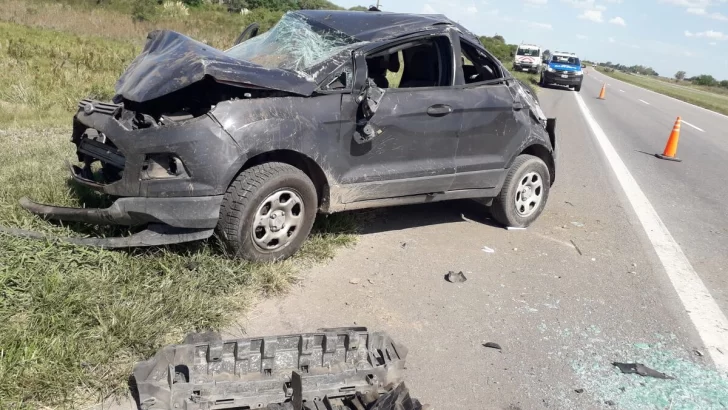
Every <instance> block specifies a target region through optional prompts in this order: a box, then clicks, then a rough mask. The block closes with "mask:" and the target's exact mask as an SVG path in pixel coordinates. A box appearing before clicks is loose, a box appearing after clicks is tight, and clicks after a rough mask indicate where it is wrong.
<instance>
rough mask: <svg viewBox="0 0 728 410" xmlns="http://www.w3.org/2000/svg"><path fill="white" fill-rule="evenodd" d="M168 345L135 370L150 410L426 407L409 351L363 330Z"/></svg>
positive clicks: (209, 337)
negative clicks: (416, 389) (407, 366)
mask: <svg viewBox="0 0 728 410" xmlns="http://www.w3.org/2000/svg"><path fill="white" fill-rule="evenodd" d="M185 342H186V344H181V345H171V346H166V347H164V348H162V349H161V350H159V351H158V352H157V354H156V355H155V356H154V357H152V358H151V359H149V360H147V361H144V362H140V363H138V364H137V365H136V366H135V367H134V372H133V374H134V380H135V383H136V391H137V392H138V400H139V407H140V409H142V410H158V409H159V410H212V409H238V408H242V409H246V408H248V409H256V408H257V409H268V410H324V409H325V410H362V409H371V410H375V409H376V410H424V409H427V408H428V407H427V406H423V405H422V404H421V403H420V402H419V401H418V400H416V399H413V398H411V397H410V394H409V391H408V390H407V387H406V386H405V385H404V383H403V380H402V379H403V375H402V371H403V369H404V361H405V357H406V356H407V349H406V348H405V347H403V346H401V345H399V344H397V343H395V342H394V341H393V340H392V339H391V338H390V337H389V336H388V335H387V334H386V333H383V332H369V331H368V330H367V329H366V328H363V327H347V328H335V329H319V330H318V331H316V332H313V333H303V334H295V335H284V336H264V337H258V338H243V339H229V340H223V339H219V338H218V337H217V335H216V334H214V333H212V332H209V333H206V334H204V335H193V336H191V337H188V338H186V339H185Z"/></svg>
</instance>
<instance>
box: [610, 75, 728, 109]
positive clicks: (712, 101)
mask: <svg viewBox="0 0 728 410" xmlns="http://www.w3.org/2000/svg"><path fill="white" fill-rule="evenodd" d="M599 71H600V72H602V73H604V74H606V75H608V76H610V77H612V78H616V79H618V80H622V81H624V82H626V83H630V84H633V85H636V86H639V87H643V88H646V89H648V90H651V91H655V92H658V93H660V94H664V95H667V96H669V97H673V98H677V99H678V100H681V101H685V102H688V103H690V104H695V105H697V106H699V107H703V108H707V109H709V110H712V111H715V112H719V113H722V114H726V115H728V95H727V94H720V93H714V92H710V91H706V90H704V89H700V88H697V87H692V86H683V85H678V84H672V83H668V82H666V81H662V80H658V79H653V78H649V77H646V76H640V75H633V74H627V73H623V72H620V71H605V70H604V69H601V68H600V69H599Z"/></svg>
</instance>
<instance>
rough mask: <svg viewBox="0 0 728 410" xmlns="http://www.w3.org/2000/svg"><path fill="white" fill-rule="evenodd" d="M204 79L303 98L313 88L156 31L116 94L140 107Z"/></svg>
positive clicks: (284, 73)
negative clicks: (276, 91) (138, 104)
mask: <svg viewBox="0 0 728 410" xmlns="http://www.w3.org/2000/svg"><path fill="white" fill-rule="evenodd" d="M205 76H210V77H212V78H214V79H215V80H217V81H221V82H229V83H236V84H240V85H241V86H244V85H252V86H257V87H263V88H268V89H272V90H279V91H285V92H290V93H293V94H298V95H302V96H309V95H311V94H312V93H313V91H314V89H315V88H316V83H315V82H314V81H313V80H312V79H311V78H308V77H306V76H305V75H304V74H300V73H296V72H293V71H289V70H282V69H276V68H265V67H261V66H259V65H256V64H253V63H249V62H246V61H242V60H238V59H236V58H233V57H230V56H228V55H227V54H225V53H224V52H222V51H220V50H218V49H216V48H213V47H210V46H208V45H206V44H203V43H201V42H199V41H195V40H193V39H191V38H189V37H187V36H184V35H182V34H180V33H177V32H174V31H169V30H157V31H153V32H151V33H149V36H148V37H147V43H146V45H145V46H144V50H143V51H142V53H141V54H140V55H139V56H137V58H135V59H134V61H132V63H131V64H130V65H129V67H128V68H127V69H126V71H125V72H124V74H122V75H121V78H119V81H117V82H116V94H117V96H121V97H123V98H125V99H127V100H130V101H134V102H139V103H141V102H144V101H149V100H153V99H155V98H158V97H161V96H164V95H167V94H169V93H172V92H174V91H177V90H180V89H183V88H185V87H187V86H189V85H191V84H193V83H196V82H198V81H200V80H202V79H203V78H205Z"/></svg>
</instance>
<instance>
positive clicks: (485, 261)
mask: <svg viewBox="0 0 728 410" xmlns="http://www.w3.org/2000/svg"><path fill="white" fill-rule="evenodd" d="M602 81H605V82H606V83H607V84H608V85H607V97H606V99H605V100H598V99H597V98H596V97H597V95H598V93H599V89H600V87H601V85H602ZM620 90H621V91H620ZM579 96H580V97H581V100H582V101H583V105H584V106H585V107H586V108H587V110H588V111H589V112H590V113H591V114H590V116H591V117H593V119H594V122H595V123H596V125H597V126H599V127H600V128H601V129H602V130H603V132H604V135H605V136H606V138H607V139H608V140H609V142H611V144H612V145H613V147H614V150H615V151H616V154H617V155H618V156H619V157H620V158H621V160H622V161H623V162H624V164H625V165H626V169H627V170H628V172H629V173H630V174H631V175H632V176H633V177H634V180H635V181H636V183H637V184H638V185H639V188H641V190H642V191H643V192H644V195H645V196H646V198H647V200H648V201H649V203H650V204H651V205H652V207H654V210H655V211H656V214H657V215H658V217H659V218H660V219H661V220H662V222H664V226H665V228H666V229H668V230H669V232H670V233H671V234H672V236H673V237H674V238H675V242H677V245H676V246H679V249H680V250H682V252H684V254H685V256H687V260H688V263H689V264H690V265H692V269H694V270H695V272H696V273H697V276H696V277H697V278H699V279H700V280H701V281H702V283H704V284H705V287H707V290H708V292H709V294H710V295H702V296H701V297H702V299H700V300H698V302H696V303H698V305H699V306H708V305H710V303H713V305H717V306H719V307H720V310H722V312H726V311H728V293H727V292H728V279H727V278H726V274H725V270H726V269H728V268H726V267H725V266H727V265H726V259H727V258H728V252H726V250H727V249H728V222H727V221H726V220H725V216H726V214H728V212H726V210H727V209H728V207H726V205H725V204H726V200H728V196H727V194H726V188H725V187H726V184H725V183H724V177H723V173H724V171H726V170H727V169H726V168H727V167H726V166H725V165H724V162H723V161H722V159H724V158H728V141H727V140H726V138H725V135H726V134H725V132H723V131H722V130H723V129H724V128H726V126H727V125H728V118H725V117H722V116H719V115H716V114H713V113H710V112H706V111H703V110H701V109H699V108H695V107H692V106H689V105H686V104H684V103H681V102H678V101H674V100H671V99H669V98H668V97H664V96H660V95H657V94H654V93H651V92H648V91H645V90H642V89H639V88H637V87H634V86H631V85H627V84H624V83H621V82H619V81H617V80H613V79H611V78H607V77H604V76H603V75H601V74H598V73H593V72H590V73H589V75H588V76H587V77H586V79H585V81H584V84H583V88H582V90H581V93H579ZM540 100H541V103H542V106H543V108H544V111H545V112H546V114H547V115H548V116H555V117H557V118H558V123H557V124H558V125H557V130H558V133H559V138H560V150H561V153H560V160H561V163H560V168H559V170H558V174H557V177H556V185H555V186H554V188H553V190H552V193H551V197H550V199H549V203H548V205H547V207H546V210H545V212H544V214H543V215H542V216H541V217H540V219H539V220H538V221H537V222H536V223H535V224H534V225H533V226H531V227H530V228H529V229H527V230H525V231H507V230H504V229H502V228H500V227H498V226H497V225H496V224H494V223H492V222H491V221H490V219H489V216H488V214H487V212H486V210H485V208H484V207H483V206H482V205H480V204H479V203H477V202H475V201H455V202H450V203H439V204H429V205H419V206H407V207H399V208H388V209H383V210H377V211H373V212H370V215H371V223H369V224H367V228H366V230H365V232H364V233H363V235H362V236H361V239H360V241H359V243H358V244H357V245H356V246H355V247H353V248H351V249H345V250H343V251H340V252H339V254H338V255H337V256H336V257H335V259H334V260H333V261H331V262H330V263H328V264H325V265H317V266H314V267H312V268H311V269H310V270H308V271H306V272H302V279H303V280H302V281H301V284H300V286H298V287H296V288H295V289H293V291H292V292H291V293H290V294H288V295H287V296H285V297H283V298H280V299H269V300H264V301H262V302H261V303H260V304H259V305H258V306H257V308H256V309H255V310H254V311H253V312H252V313H250V314H248V315H246V316H245V317H241V319H240V320H239V323H238V325H237V326H235V327H234V328H231V329H229V330H228V331H227V332H226V333H227V335H226V336H229V337H239V336H260V335H270V334H281V333H298V332H309V331H314V330H316V329H318V328H321V327H338V326H354V325H356V326H367V327H369V328H370V329H371V330H385V331H387V332H388V333H389V334H390V335H391V336H392V337H394V338H395V339H396V340H397V341H399V342H401V343H403V344H404V345H405V346H407V347H408V348H409V355H408V357H407V370H406V373H405V375H406V381H407V384H408V387H410V389H411V392H412V394H413V395H414V396H415V397H418V398H419V399H421V400H422V401H423V402H425V403H429V404H432V405H433V406H434V408H436V409H474V410H480V409H510V410H516V409H524V410H525V409H599V408H610V409H611V408H620V409H674V410H677V409H719V408H728V376H721V375H720V373H718V372H716V371H715V370H714V367H713V364H712V362H711V357H714V356H715V355H718V354H722V353H716V351H715V349H713V351H709V349H708V348H706V347H705V346H704V343H703V339H701V333H700V331H699V330H698V329H701V326H702V327H704V326H705V323H698V325H699V326H696V323H695V321H694V320H695V319H694V317H695V312H690V311H687V310H686V307H685V305H684V302H683V300H682V299H681V298H682V297H684V296H685V294H686V292H688V291H686V290H685V289H683V288H682V287H677V289H678V290H676V285H675V284H674V283H673V282H674V278H673V277H671V276H670V275H669V274H668V272H670V271H671V269H673V270H674V267H673V266H671V265H670V264H666V263H665V261H664V260H663V258H661V256H660V255H663V256H664V252H665V249H661V250H660V251H659V252H658V251H656V247H655V241H654V238H653V236H654V233H653V232H652V230H651V229H645V228H644V227H643V223H644V221H643V220H642V219H641V218H640V215H641V214H640V213H639V212H637V211H636V209H637V208H635V207H634V206H633V203H634V202H635V198H634V197H628V196H627V195H626V194H625V191H624V189H623V188H622V185H621V183H622V182H621V180H620V179H619V178H618V177H617V176H616V175H617V174H615V172H614V171H613V170H612V167H613V164H612V162H613V161H612V160H609V159H608V158H609V157H608V156H606V155H605V151H603V149H602V146H603V144H601V145H600V143H599V142H598V138H597V137H596V135H597V133H595V131H594V124H591V123H590V121H589V120H588V119H587V117H586V116H585V115H584V112H583V111H582V110H580V104H579V102H578V97H577V93H575V92H573V91H569V90H566V89H561V88H558V87H552V88H548V89H544V90H543V91H542V92H541V93H540ZM678 115H680V116H682V118H683V119H684V120H685V121H687V122H689V123H690V124H692V125H693V126H695V127H698V128H700V129H701V130H702V131H699V130H697V129H695V128H693V127H691V126H689V125H686V124H685V123H683V126H682V135H681V140H680V146H679V150H678V156H679V157H680V158H681V159H682V160H683V162H681V163H675V162H667V161H662V160H659V159H657V158H655V157H654V156H653V154H654V153H656V152H661V151H662V149H663V148H664V144H665V142H666V139H667V137H668V135H669V133H670V131H671V129H672V126H673V123H674V121H675V117H677V116H678ZM641 207H642V208H644V204H643V205H641ZM484 247H487V248H489V249H490V250H492V251H493V252H486V251H484ZM661 252H662V253H661ZM678 262H679V261H678ZM448 271H463V272H465V275H466V276H467V278H468V280H467V281H466V282H464V283H460V284H453V283H449V282H446V281H445V280H444V275H445V274H446V273H447V272H448ZM691 289H692V288H691ZM691 289H689V290H691ZM688 293H689V292H688ZM709 302H710V303H709ZM698 313H700V312H698ZM721 314H722V313H721ZM710 324H711V323H709V325H710ZM712 324H713V325H714V323H712ZM723 330H724V331H726V330H728V329H723ZM718 334H719V335H722V334H720V333H718ZM486 342H496V343H498V344H500V345H501V347H502V350H500V351H499V350H494V349H491V348H486V347H484V346H483V344H484V343H486ZM726 354H728V352H726ZM721 357H722V356H721ZM615 361H617V362H639V363H643V364H645V365H647V366H649V367H651V368H654V369H655V370H658V371H661V372H663V373H666V374H668V375H670V376H673V377H675V378H676V379H675V380H662V379H655V378H648V377H642V376H639V375H635V374H630V375H626V374H621V373H620V372H619V371H617V369H616V368H615V367H614V366H613V365H612V362H615ZM104 407H112V408H124V409H126V408H131V405H130V403H128V402H127V403H125V404H121V405H116V406H115V405H111V406H109V405H107V406H104Z"/></svg>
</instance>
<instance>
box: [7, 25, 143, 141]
mask: <svg viewBox="0 0 728 410" xmlns="http://www.w3.org/2000/svg"><path fill="white" fill-rule="evenodd" d="M139 51H141V46H140V45H139V44H134V43H132V42H129V41H117V40H110V39H104V38H100V37H90V36H79V35H75V34H69V33H59V32H55V31H52V30H47V29H37V28H30V27H25V26H21V25H18V24H14V23H5V22H0V124H5V125H8V126H13V127H26V126H29V125H43V126H52V125H54V124H59V123H66V124H69V123H70V118H71V115H72V113H73V111H74V110H75V108H76V106H77V104H78V101H79V100H80V99H82V98H85V97H86V96H91V97H92V98H97V99H102V100H108V99H110V98H111V97H113V94H114V83H115V82H116V79H117V78H118V77H119V76H120V75H121V73H122V71H123V70H124V68H125V67H126V65H127V64H129V63H130V62H131V60H133V59H134V57H135V56H136V55H137V54H138V53H139Z"/></svg>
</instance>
